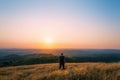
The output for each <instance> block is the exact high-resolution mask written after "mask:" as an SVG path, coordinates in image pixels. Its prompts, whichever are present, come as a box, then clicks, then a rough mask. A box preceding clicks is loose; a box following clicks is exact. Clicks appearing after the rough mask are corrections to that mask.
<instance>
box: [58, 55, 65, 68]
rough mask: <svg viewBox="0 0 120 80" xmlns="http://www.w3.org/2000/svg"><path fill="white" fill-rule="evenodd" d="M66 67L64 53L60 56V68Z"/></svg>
mask: <svg viewBox="0 0 120 80" xmlns="http://www.w3.org/2000/svg"><path fill="white" fill-rule="evenodd" d="M61 68H62V69H65V57H64V56H63V53H61V55H60V56H59V69H61Z"/></svg>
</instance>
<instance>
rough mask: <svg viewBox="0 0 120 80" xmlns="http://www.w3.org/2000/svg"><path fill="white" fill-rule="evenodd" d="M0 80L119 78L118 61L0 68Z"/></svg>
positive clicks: (109, 79)
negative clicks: (60, 67) (63, 68)
mask: <svg viewBox="0 0 120 80" xmlns="http://www.w3.org/2000/svg"><path fill="white" fill-rule="evenodd" d="M0 80H120V63H109V64H106V63H68V64H66V69H65V70H59V69H58V64H38V65H29V66H28V65H27V66H18V67H6V68H0Z"/></svg>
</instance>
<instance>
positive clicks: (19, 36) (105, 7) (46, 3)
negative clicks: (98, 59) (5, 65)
mask: <svg viewBox="0 0 120 80" xmlns="http://www.w3.org/2000/svg"><path fill="white" fill-rule="evenodd" d="M0 48H92V49H93V48H95V49H120V0H0Z"/></svg>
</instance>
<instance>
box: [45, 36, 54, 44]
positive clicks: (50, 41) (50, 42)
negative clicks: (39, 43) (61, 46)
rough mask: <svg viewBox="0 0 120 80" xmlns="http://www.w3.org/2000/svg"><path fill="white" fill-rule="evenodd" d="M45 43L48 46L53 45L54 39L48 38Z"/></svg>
mask: <svg viewBox="0 0 120 80" xmlns="http://www.w3.org/2000/svg"><path fill="white" fill-rule="evenodd" d="M45 43H46V44H52V43H53V39H52V38H51V37H47V38H45Z"/></svg>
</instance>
